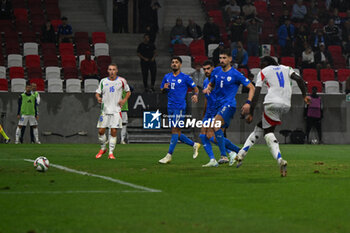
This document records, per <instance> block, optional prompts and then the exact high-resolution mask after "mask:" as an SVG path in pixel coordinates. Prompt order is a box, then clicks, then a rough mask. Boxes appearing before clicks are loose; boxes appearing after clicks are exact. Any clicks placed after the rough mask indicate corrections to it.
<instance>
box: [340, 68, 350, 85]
mask: <svg viewBox="0 0 350 233" xmlns="http://www.w3.org/2000/svg"><path fill="white" fill-rule="evenodd" d="M349 76H350V69H339V70H338V81H339V82H344V81H346V80H347V79H348V77H349Z"/></svg>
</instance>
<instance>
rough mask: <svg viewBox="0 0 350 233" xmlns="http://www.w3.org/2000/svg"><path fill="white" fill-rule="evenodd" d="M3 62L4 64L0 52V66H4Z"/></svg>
mask: <svg viewBox="0 0 350 233" xmlns="http://www.w3.org/2000/svg"><path fill="white" fill-rule="evenodd" d="M4 64H5V60H4V56H3V55H2V54H1V53H0V66H4Z"/></svg>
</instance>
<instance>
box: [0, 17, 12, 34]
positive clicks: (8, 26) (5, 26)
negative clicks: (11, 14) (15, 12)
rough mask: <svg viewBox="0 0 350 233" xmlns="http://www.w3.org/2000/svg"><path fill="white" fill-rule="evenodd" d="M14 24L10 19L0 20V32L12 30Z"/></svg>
mask: <svg viewBox="0 0 350 233" xmlns="http://www.w3.org/2000/svg"><path fill="white" fill-rule="evenodd" d="M14 31H15V25H13V23H12V21H11V20H0V32H5V33H6V32H14Z"/></svg>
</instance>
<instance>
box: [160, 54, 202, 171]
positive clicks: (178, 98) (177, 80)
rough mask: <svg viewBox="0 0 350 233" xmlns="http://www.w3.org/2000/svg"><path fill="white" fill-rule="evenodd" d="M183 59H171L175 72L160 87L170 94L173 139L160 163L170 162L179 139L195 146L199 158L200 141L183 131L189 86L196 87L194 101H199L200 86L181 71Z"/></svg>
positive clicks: (169, 74) (195, 154)
mask: <svg viewBox="0 0 350 233" xmlns="http://www.w3.org/2000/svg"><path fill="white" fill-rule="evenodd" d="M181 65H182V59H181V58H180V57H173V58H172V59H171V69H172V70H173V72H171V73H168V74H166V75H165V76H164V78H163V81H162V84H161V86H160V89H161V91H162V92H165V93H167V95H168V117H169V123H170V127H171V133H172V134H171V140H170V146H169V151H168V153H167V155H166V156H165V157H164V158H162V159H161V160H159V163H161V164H166V163H170V162H171V159H172V154H173V152H174V149H175V146H176V144H177V141H178V140H180V141H181V142H183V143H185V144H187V145H190V146H192V147H193V158H194V159H195V158H197V156H198V149H199V147H200V144H199V143H196V142H193V141H192V140H191V139H189V138H188V137H186V136H185V135H184V134H182V133H181V128H183V127H184V118H185V112H186V95H187V90H188V88H193V89H194V95H193V96H192V98H191V99H192V102H193V103H197V102H198V92H199V90H198V88H197V87H196V84H195V83H194V82H193V80H192V79H191V78H190V76H188V75H187V74H184V73H182V72H181Z"/></svg>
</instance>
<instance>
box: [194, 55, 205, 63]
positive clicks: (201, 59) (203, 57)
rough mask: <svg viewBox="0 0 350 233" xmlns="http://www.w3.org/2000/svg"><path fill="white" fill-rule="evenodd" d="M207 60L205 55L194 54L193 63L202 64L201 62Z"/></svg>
mask: <svg viewBox="0 0 350 233" xmlns="http://www.w3.org/2000/svg"><path fill="white" fill-rule="evenodd" d="M206 60H208V57H207V56H195V57H194V63H197V64H201V65H203V63H204V62H205V61H206Z"/></svg>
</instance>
